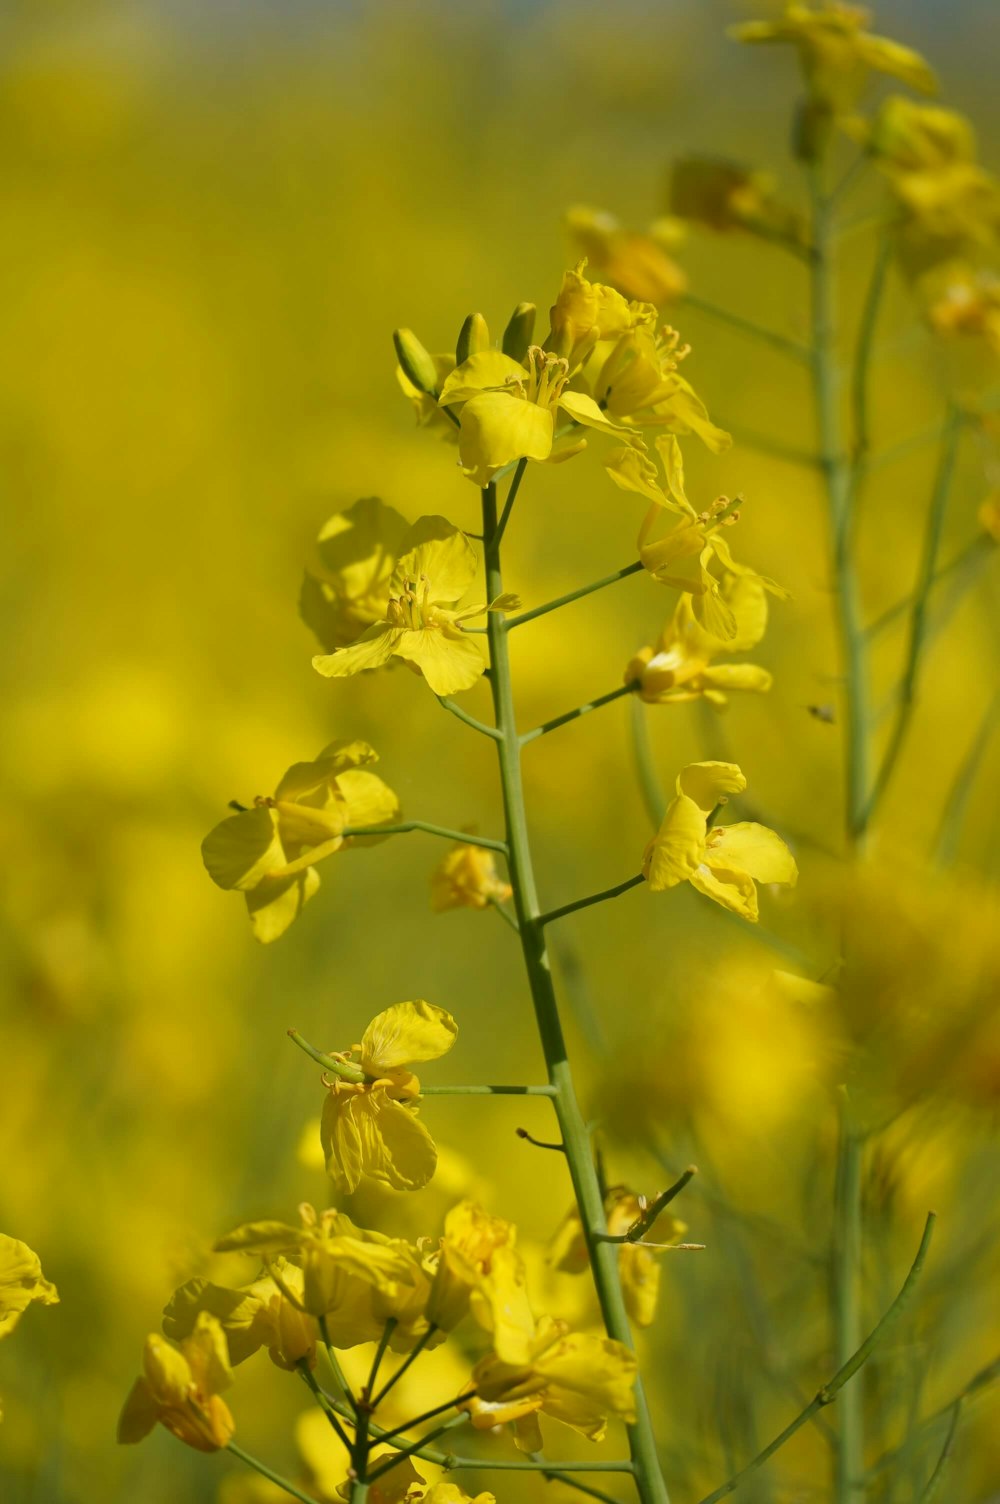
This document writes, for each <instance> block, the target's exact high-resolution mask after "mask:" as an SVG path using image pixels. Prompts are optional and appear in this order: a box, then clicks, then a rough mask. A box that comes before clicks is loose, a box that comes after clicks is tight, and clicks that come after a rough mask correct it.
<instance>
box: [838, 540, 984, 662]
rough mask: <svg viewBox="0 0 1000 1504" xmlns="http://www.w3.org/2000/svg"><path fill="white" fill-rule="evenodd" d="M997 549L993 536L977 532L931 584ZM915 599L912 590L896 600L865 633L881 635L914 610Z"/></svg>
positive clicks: (941, 581) (942, 580)
mask: <svg viewBox="0 0 1000 1504" xmlns="http://www.w3.org/2000/svg"><path fill="white" fill-rule="evenodd" d="M995 549H996V544H995V543H994V542H993V540H992V538H987V537H986V536H985V535H984V534H982V533H977V534H976V536H975V537H974V538H970V539H969V542H968V543H967V544H966V545H965V547H964V548H960V549H959V551H958V553H957V554H954V555H953V556H952V558H950V559H949V560H948V562H947V564H942V565H941V568H940V569H937V570H935V571H934V578H933V580H932V581H931V586H932V587H936V586H938V585H941V584H943V583H944V581H945V580H947V579H949V578H950V576H951V575H953V574H956V573H957V572H959V571H960V570H962V569H963V568H964V566H965V565H967V564H971V563H972V562H973V560H977V559H979V558H980V557H985V556H986V555H989V554H992V553H993V552H994V550H995ZM913 601H914V596H913V592H912V591H911V592H910V594H908V595H904V596H903V597H902V598H901V599H900V600H898V601H895V602H894V603H893V605H891V606H887V607H886V608H885V610H884V611H883V612H882V613H881V615H880V616H877V617H876V618H875V620H874V621H873V622H872V623H871V625H870V626H869V627H867V628H866V630H865V635H866V637H867V638H868V639H869V641H870V640H871V639H872V638H874V637H880V636H881V635H882V633H883V632H884V631H885V629H886V628H887V627H891V626H892V624H893V622H894V621H898V620H899V618H900V617H901V616H905V615H906V613H907V611H912V609H913Z"/></svg>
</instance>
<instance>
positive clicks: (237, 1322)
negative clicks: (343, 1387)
mask: <svg viewBox="0 0 1000 1504" xmlns="http://www.w3.org/2000/svg"><path fill="white" fill-rule="evenodd" d="M304 1301H305V1295H304V1275H303V1272H302V1270H301V1269H300V1268H297V1267H296V1266H295V1265H294V1264H290V1263H288V1262H287V1260H285V1259H284V1258H281V1257H277V1258H275V1259H274V1261H273V1264H272V1265H271V1268H270V1272H269V1273H267V1274H263V1275H261V1276H260V1277H259V1278H258V1279H255V1280H254V1281H253V1282H252V1283H251V1284H249V1285H242V1286H239V1287H238V1288H236V1289H231V1288H229V1287H228V1286H226V1285H219V1284H214V1283H212V1282H211V1281H210V1280H206V1279H189V1280H188V1281H187V1283H186V1284H183V1285H181V1286H180V1288H179V1289H178V1290H175V1291H174V1294H173V1295H172V1296H171V1298H170V1300H169V1301H168V1303H167V1305H166V1307H165V1308H164V1312H163V1330H164V1332H165V1333H166V1335H167V1336H168V1337H170V1338H171V1339H172V1340H173V1341H175V1342H181V1341H183V1340H184V1339H185V1338H187V1337H190V1336H191V1334H192V1333H193V1331H194V1329H195V1326H196V1324H197V1322H198V1319H199V1317H200V1316H201V1314H202V1312H207V1313H208V1314H209V1315H210V1316H213V1317H214V1318H215V1319H216V1320H217V1321H218V1323H219V1325H220V1326H221V1327H222V1330H223V1331H224V1332H225V1334H226V1342H227V1346H228V1350H229V1361H230V1363H231V1364H233V1365H236V1364H237V1363H243V1362H245V1361H246V1359H247V1358H249V1357H251V1356H252V1354H254V1353H255V1352H257V1351H258V1350H259V1349H260V1348H262V1347H266V1348H267V1350H268V1354H269V1356H270V1358H271V1361H272V1363H275V1364H276V1365H277V1366H278V1367H279V1368H288V1369H291V1368H295V1366H296V1365H297V1364H298V1363H300V1362H302V1361H303V1359H304V1360H305V1361H306V1362H308V1364H309V1366H310V1367H312V1366H313V1364H314V1363H315V1360H316V1340H317V1336H318V1331H317V1326H316V1318H315V1316H314V1315H311V1314H310V1313H309V1312H308V1311H307V1310H306V1308H305V1304H304Z"/></svg>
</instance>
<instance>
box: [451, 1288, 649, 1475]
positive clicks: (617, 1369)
mask: <svg viewBox="0 0 1000 1504" xmlns="http://www.w3.org/2000/svg"><path fill="white" fill-rule="evenodd" d="M635 1377H636V1358H635V1354H634V1353H632V1352H631V1351H630V1350H629V1349H628V1348H627V1347H624V1346H623V1345H622V1343H620V1342H616V1341H614V1339H613V1338H610V1337H595V1336H591V1335H589V1334H587V1333H583V1332H571V1331H569V1329H568V1328H567V1326H566V1324H565V1322H560V1321H553V1320H552V1319H551V1318H550V1317H544V1318H543V1319H542V1320H541V1321H540V1322H539V1324H538V1328H537V1332H536V1335H535V1338H534V1340H533V1342H532V1344H531V1351H530V1356H529V1358H528V1360H527V1361H526V1362H525V1363H522V1364H512V1363H505V1362H504V1361H503V1360H502V1359H501V1358H500V1357H499V1356H497V1355H496V1354H495V1353H490V1354H488V1355H487V1356H486V1357H485V1358H482V1359H481V1360H480V1361H479V1362H478V1363H477V1364H476V1366H475V1368H474V1369H473V1372H472V1383H473V1387H474V1388H475V1391H476V1394H475V1397H474V1398H469V1399H467V1400H465V1401H464V1402H463V1406H462V1408H464V1409H467V1410H468V1412H469V1417H470V1419H471V1421H472V1424H473V1425H474V1426H475V1427H476V1428H477V1430H486V1431H489V1430H492V1429H493V1427H494V1426H500V1425H505V1424H507V1423H512V1424H513V1427H514V1439H515V1442H516V1445H517V1447H518V1448H519V1449H520V1450H521V1451H523V1452H540V1451H541V1450H542V1447H543V1437H542V1433H541V1429H540V1427H539V1424H538V1416H539V1413H541V1414H544V1415H548V1416H551V1417H552V1419H553V1420H559V1421H562V1423H563V1424H564V1425H567V1426H571V1427H572V1428H573V1430H574V1431H579V1432H580V1434H581V1435H583V1436H586V1437H588V1438H589V1439H590V1440H591V1441H600V1440H601V1439H602V1438H603V1436H604V1435H605V1432H606V1430H607V1423H608V1420H609V1418H610V1417H612V1416H614V1417H617V1419H619V1420H623V1421H626V1422H630V1421H632V1420H634V1419H635V1395H634V1392H633V1391H634V1386H635Z"/></svg>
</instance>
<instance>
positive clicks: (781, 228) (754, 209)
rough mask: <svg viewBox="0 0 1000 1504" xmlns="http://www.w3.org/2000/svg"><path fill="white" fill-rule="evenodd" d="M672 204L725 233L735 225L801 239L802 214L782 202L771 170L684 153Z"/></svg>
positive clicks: (674, 180)
mask: <svg viewBox="0 0 1000 1504" xmlns="http://www.w3.org/2000/svg"><path fill="white" fill-rule="evenodd" d="M670 207H671V208H672V209H673V211H674V213H675V214H679V215H681V217H682V218H684V219H692V220H696V221H697V222H698V223H699V224H703V225H707V226H708V228H709V229H711V230H716V231H718V232H719V233H722V234H725V233H726V232H727V231H731V230H749V231H750V232H751V233H756V234H761V235H765V236H772V237H776V238H778V239H781V240H790V241H794V242H796V243H800V242H801V241H802V239H803V225H802V216H801V215H800V214H798V213H797V212H796V211H795V210H794V209H790V208H788V207H787V205H785V204H782V203H781V202H780V201H779V200H778V198H777V195H776V193H775V185H774V179H773V178H772V177H771V175H770V174H769V173H766V172H758V171H756V170H755V169H753V168H750V167H741V166H740V165H739V164H738V163H736V162H729V161H726V160H725V159H723V158H713V157H680V158H679V159H677V160H676V161H675V162H674V164H673V168H672V170H671V177H670Z"/></svg>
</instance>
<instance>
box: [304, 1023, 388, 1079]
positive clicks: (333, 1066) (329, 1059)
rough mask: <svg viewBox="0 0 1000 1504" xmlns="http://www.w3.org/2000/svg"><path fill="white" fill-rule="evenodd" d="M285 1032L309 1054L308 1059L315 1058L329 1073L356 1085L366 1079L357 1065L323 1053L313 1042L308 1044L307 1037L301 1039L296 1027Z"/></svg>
mask: <svg viewBox="0 0 1000 1504" xmlns="http://www.w3.org/2000/svg"><path fill="white" fill-rule="evenodd" d="M287 1032H288V1037H289V1039H290V1040H291V1041H292V1043H293V1044H297V1045H298V1047H299V1049H300V1050H303V1051H304V1052H305V1054H307V1055H308V1056H309V1058H310V1060H315V1062H316V1064H317V1065H321V1066H322V1067H323V1069H324V1070H327V1071H329V1072H330V1073H331V1075H334V1076H339V1077H340V1079H341V1081H353V1082H354V1083H355V1084H356V1085H357V1084H360V1083H361V1082H363V1081H367V1080H368V1077H367V1076H366V1075H365V1073H364V1071H363V1070H361V1069H360V1068H359V1067H358V1066H356V1065H351V1064H349V1062H347V1061H346V1060H337V1059H335V1057H334V1056H333V1055H326V1054H324V1053H323V1051H322V1050H318V1049H317V1048H316V1046H315V1045H314V1044H310V1043H309V1041H308V1039H303V1038H302V1035H301V1034H300V1033H299V1031H298V1029H289V1030H288V1031H287Z"/></svg>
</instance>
